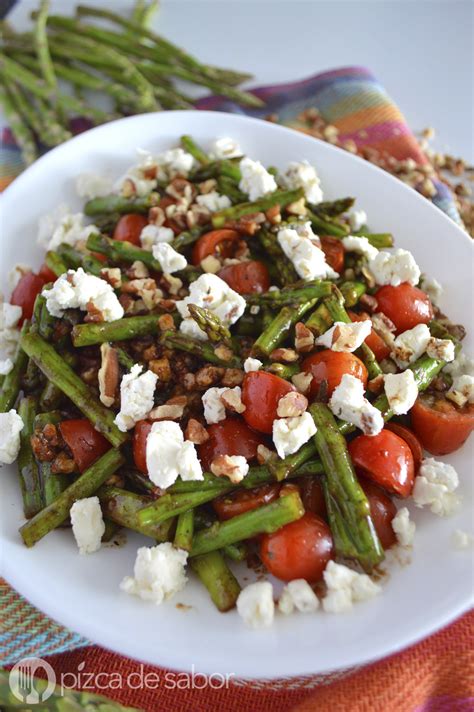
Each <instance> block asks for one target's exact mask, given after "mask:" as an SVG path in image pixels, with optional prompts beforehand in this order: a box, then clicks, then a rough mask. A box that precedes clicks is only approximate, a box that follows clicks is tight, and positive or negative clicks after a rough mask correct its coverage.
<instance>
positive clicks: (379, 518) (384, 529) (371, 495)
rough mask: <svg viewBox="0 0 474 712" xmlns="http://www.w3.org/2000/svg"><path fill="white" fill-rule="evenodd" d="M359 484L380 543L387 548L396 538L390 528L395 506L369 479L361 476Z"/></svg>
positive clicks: (395, 511) (395, 509) (395, 510)
mask: <svg viewBox="0 0 474 712" xmlns="http://www.w3.org/2000/svg"><path fill="white" fill-rule="evenodd" d="M360 485H361V487H362V489H363V490H364V492H365V496H366V497H367V499H368V501H369V506H370V516H371V519H372V522H373V523H374V527H375V531H376V532H377V536H378V538H379V539H380V543H381V544H382V547H383V548H384V549H389V548H390V547H391V546H393V545H394V544H395V542H396V539H397V537H396V536H395V532H394V531H393V528H392V519H393V518H394V516H395V515H396V513H397V508H396V506H395V505H394V503H393V502H392V500H391V499H390V497H389V496H388V495H387V494H386V493H385V492H384V491H383V490H381V489H380V487H377V485H374V484H373V483H372V482H369V480H366V479H363V478H362V477H361V479H360Z"/></svg>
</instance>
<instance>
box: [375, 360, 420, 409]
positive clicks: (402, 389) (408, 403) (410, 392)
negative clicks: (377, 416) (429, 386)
mask: <svg viewBox="0 0 474 712" xmlns="http://www.w3.org/2000/svg"><path fill="white" fill-rule="evenodd" d="M383 380H384V389H385V395H386V396H387V400H388V404H389V406H390V408H391V410H393V412H394V413H395V415H404V414H405V413H408V411H409V410H410V408H413V405H414V403H415V401H416V399H417V398H418V386H417V385H416V381H415V376H414V375H413V371H410V369H407V370H406V371H403V372H402V373H386V374H385V376H384V377H383Z"/></svg>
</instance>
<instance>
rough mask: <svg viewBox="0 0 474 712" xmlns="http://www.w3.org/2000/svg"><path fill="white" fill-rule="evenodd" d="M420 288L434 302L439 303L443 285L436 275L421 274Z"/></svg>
mask: <svg viewBox="0 0 474 712" xmlns="http://www.w3.org/2000/svg"><path fill="white" fill-rule="evenodd" d="M420 289H422V290H423V291H424V292H425V294H427V295H428V296H429V298H430V301H431V303H432V304H438V303H439V300H440V299H441V297H442V295H443V291H444V290H443V287H442V285H441V284H440V283H439V282H438V280H437V279H435V278H434V277H428V276H427V275H426V274H422V275H421V279H420Z"/></svg>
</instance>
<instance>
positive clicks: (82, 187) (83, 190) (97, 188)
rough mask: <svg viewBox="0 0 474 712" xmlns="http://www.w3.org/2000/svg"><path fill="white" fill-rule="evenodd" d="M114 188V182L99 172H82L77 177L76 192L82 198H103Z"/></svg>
mask: <svg viewBox="0 0 474 712" xmlns="http://www.w3.org/2000/svg"><path fill="white" fill-rule="evenodd" d="M112 190H113V182H112V181H111V179H110V178H108V177H107V176H101V175H99V174H97V173H80V174H79V175H78V176H77V178H76V192H77V194H78V196H79V197H80V198H86V200H93V199H94V198H103V197H104V195H108V194H109V193H111V192H112Z"/></svg>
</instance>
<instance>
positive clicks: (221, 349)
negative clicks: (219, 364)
mask: <svg viewBox="0 0 474 712" xmlns="http://www.w3.org/2000/svg"><path fill="white" fill-rule="evenodd" d="M214 353H215V354H216V356H217V357H218V358H220V359H222V361H230V359H231V358H232V356H233V355H234V354H233V352H232V349H230V348H229V347H228V346H225V345H224V344H220V345H219V346H217V347H216V348H215V349H214Z"/></svg>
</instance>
